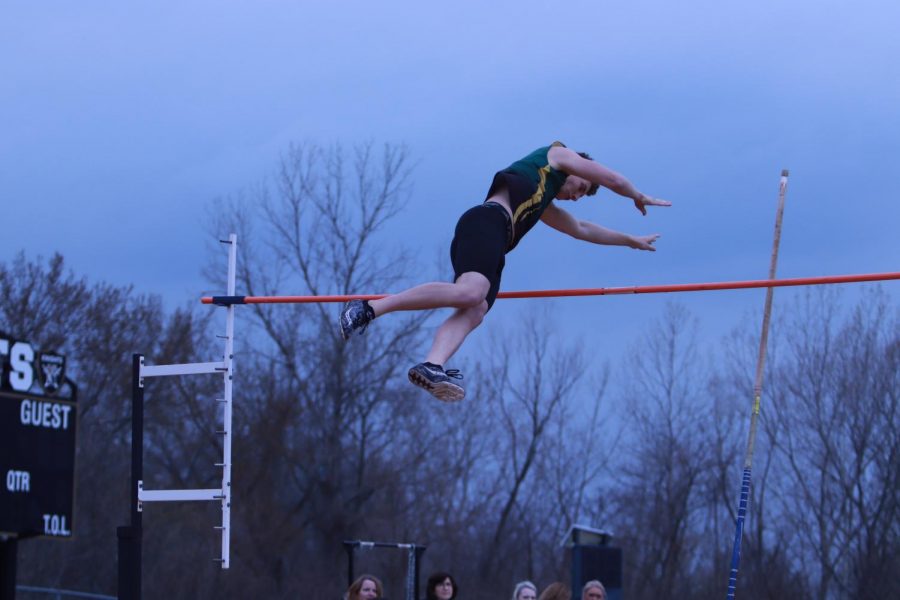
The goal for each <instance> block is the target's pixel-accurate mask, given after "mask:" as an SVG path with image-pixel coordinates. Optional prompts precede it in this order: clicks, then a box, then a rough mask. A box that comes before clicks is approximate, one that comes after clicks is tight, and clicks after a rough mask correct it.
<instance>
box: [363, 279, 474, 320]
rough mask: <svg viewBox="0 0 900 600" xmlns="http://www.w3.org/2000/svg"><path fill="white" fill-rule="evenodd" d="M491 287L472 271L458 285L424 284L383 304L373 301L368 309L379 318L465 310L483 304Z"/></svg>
mask: <svg viewBox="0 0 900 600" xmlns="http://www.w3.org/2000/svg"><path fill="white" fill-rule="evenodd" d="M490 287H491V283H490V281H488V279H487V277H485V276H484V275H482V274H481V273H476V272H474V271H470V272H468V273H463V274H462V275H460V276H459V278H458V279H457V280H456V282H455V283H440V282H435V283H424V284H422V285H417V286H416V287H414V288H410V289H408V290H406V291H403V292H400V293H399V294H393V295H391V296H386V297H384V298H381V299H380V300H370V301H369V306H371V307H372V309H373V310H374V311H375V316H376V317H380V316H381V315H384V314H387V313H390V312H394V311H398V310H425V309H429V308H447V307H449V308H459V309H466V308H471V307H475V306H478V305H479V304H480V303H481V302H483V301H484V299H485V297H486V296H487V293H488V290H489V289H490Z"/></svg>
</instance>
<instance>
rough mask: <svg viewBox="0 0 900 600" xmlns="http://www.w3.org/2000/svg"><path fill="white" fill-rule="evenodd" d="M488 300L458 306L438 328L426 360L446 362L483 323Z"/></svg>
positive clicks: (438, 363) (437, 362) (436, 362)
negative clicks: (462, 306)
mask: <svg viewBox="0 0 900 600" xmlns="http://www.w3.org/2000/svg"><path fill="white" fill-rule="evenodd" d="M487 311H488V305H487V301H485V300H482V301H481V304H479V305H478V306H473V307H470V308H458V309H456V310H455V311H454V312H453V314H452V315H450V317H449V318H448V319H447V320H446V321H444V323H443V324H442V325H441V326H440V327H439V328H438V330H437V333H436V334H435V336H434V342H433V343H432V344H431V351H430V352H429V353H428V358H426V359H425V360H426V361H427V362H430V363H432V364H435V365H443V364H446V362H447V361H448V360H450V357H451V356H453V355H454V354H455V353H456V351H457V350H459V347H460V346H461V345H462V343H463V341H465V339H466V336H468V335H469V334H470V333H471V332H472V331H473V330H474V329H475V328H476V327H478V326H479V325H480V324H481V321H482V320H483V319H484V315H485V314H487Z"/></svg>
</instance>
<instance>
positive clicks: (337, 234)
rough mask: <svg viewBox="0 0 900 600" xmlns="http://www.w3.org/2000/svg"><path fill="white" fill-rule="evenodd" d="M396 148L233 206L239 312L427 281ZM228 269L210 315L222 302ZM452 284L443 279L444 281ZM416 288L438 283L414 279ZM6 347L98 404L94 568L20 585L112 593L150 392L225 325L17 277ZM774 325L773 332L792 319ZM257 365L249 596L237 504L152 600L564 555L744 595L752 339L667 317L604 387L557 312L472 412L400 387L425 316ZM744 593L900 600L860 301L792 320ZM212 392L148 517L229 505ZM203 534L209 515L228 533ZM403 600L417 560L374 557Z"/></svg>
mask: <svg viewBox="0 0 900 600" xmlns="http://www.w3.org/2000/svg"><path fill="white" fill-rule="evenodd" d="M411 162H412V161H411V158H410V156H409V153H408V151H407V150H406V149H405V148H404V147H402V146H396V145H384V146H383V147H376V146H375V145H374V144H364V145H359V146H356V147H353V148H350V149H345V148H341V147H339V146H331V147H317V146H315V145H311V144H301V145H294V146H291V147H290V148H289V149H288V150H287V151H286V152H285V153H284V154H283V156H282V157H281V160H280V162H279V165H278V167H277V169H276V172H275V174H274V175H273V177H272V178H270V179H269V180H267V181H266V182H264V183H262V184H260V185H258V186H256V187H253V188H248V189H247V190H244V191H241V192H239V193H235V194H234V195H232V196H230V197H227V198H222V199H218V200H217V201H216V210H215V213H214V216H211V218H210V226H209V228H210V233H211V239H217V238H218V237H221V236H222V235H223V234H224V233H227V232H230V231H235V232H237V233H238V239H239V241H240V252H239V262H238V289H239V290H240V291H241V292H242V293H246V294H248V295H275V294H278V293H283V292H284V291H285V290H288V289H289V290H293V291H295V292H296V293H308V294H345V293H353V292H357V291H359V290H373V289H397V288H399V287H401V285H402V284H407V283H410V282H411V281H412V278H411V277H410V275H411V270H412V267H414V266H418V267H419V268H421V264H419V263H418V262H417V261H416V260H415V259H414V257H412V256H410V255H409V254H408V252H406V251H405V250H404V249H403V248H402V247H400V246H398V245H397V244H396V242H395V241H394V240H393V239H391V237H390V224H391V222H392V220H393V219H394V218H395V217H396V216H397V215H398V214H399V212H400V211H401V210H402V209H403V206H404V204H405V202H406V201H407V200H408V198H409V194H410V193H411V183H412V171H411V166H412V165H411ZM222 264H223V258H222V254H221V253H220V252H212V253H211V257H210V264H209V266H208V268H207V270H206V271H207V277H208V280H209V282H210V289H211V290H213V291H216V292H217V293H220V292H221V290H223V289H224V281H223V271H224V269H223V268H222ZM435 278H443V277H441V276H440V274H439V273H438V271H437V270H436V271H435ZM418 279H421V276H419V277H418ZM0 293H2V298H3V302H2V304H0V329H2V330H5V331H8V332H10V333H12V334H14V335H16V336H18V337H19V338H21V339H28V340H30V341H32V342H34V343H35V344H36V345H38V346H39V347H41V348H48V349H49V348H53V349H56V350H59V351H60V352H62V353H64V354H66V355H67V356H69V357H70V367H69V376H70V377H72V378H73V379H75V381H77V383H78V385H79V390H80V394H79V407H78V419H79V430H78V446H77V460H76V465H77V473H76V478H77V484H76V512H75V528H76V529H75V538H74V539H73V540H71V541H63V542H60V541H51V540H33V541H27V542H23V543H21V544H20V547H19V581H20V582H21V583H27V584H32V585H45V586H56V587H66V588H70V589H82V590H90V591H95V592H103V593H114V592H115V581H116V533H115V528H116V526H117V525H121V524H125V523H126V522H127V521H128V513H129V507H128V492H129V490H128V486H129V481H130V480H129V470H128V469H129V465H130V463H129V456H130V455H129V448H130V385H131V382H130V363H131V354H132V353H133V352H141V353H143V354H145V355H146V356H147V362H148V364H168V363H179V362H205V361H208V360H214V358H215V357H216V356H218V355H220V354H221V346H220V344H219V341H218V340H217V339H216V338H215V334H216V333H222V331H220V329H222V328H223V326H222V323H221V322H222V319H221V313H219V312H216V311H215V310H210V309H208V308H200V307H195V306H193V301H191V303H190V304H189V305H186V306H185V307H183V308H177V309H175V310H171V311H167V310H165V309H164V307H163V304H162V303H161V301H160V299H159V298H157V297H154V296H149V295H144V294H138V293H136V292H135V291H134V290H133V289H132V288H130V287H118V286H112V285H109V284H106V283H102V282H101V283H97V282H92V281H90V280H88V279H87V278H86V277H80V276H78V275H76V274H73V273H71V272H70V271H67V270H66V268H65V263H64V259H63V257H62V256H60V255H55V256H53V257H51V258H49V259H42V258H29V257H27V256H25V255H24V254H19V255H16V256H12V257H8V258H7V259H6V261H5V262H2V263H0ZM777 306H778V305H777ZM240 311H241V312H240V315H239V328H240V333H239V336H238V340H237V342H238V343H237V346H236V355H235V364H236V369H235V401H234V440H233V447H234V457H233V458H234V467H233V486H234V489H233V495H234V502H233V506H232V509H233V510H232V526H233V531H232V538H231V539H232V568H231V569H229V570H228V571H225V572H223V571H222V570H221V569H219V567H218V566H217V565H216V564H215V563H213V561H212V560H211V559H212V558H213V557H215V556H218V535H217V533H216V532H215V531H214V530H213V529H212V527H213V525H216V524H217V523H218V521H219V515H218V507H217V505H215V503H185V504H177V503H171V504H170V503H163V504H157V505H152V506H150V507H148V509H147V510H145V512H144V528H145V532H144V535H145V539H144V592H145V595H146V597H148V598H160V597H166V596H168V597H174V598H183V597H184V598H186V597H191V598H211V597H213V596H214V595H215V596H218V597H225V598H245V597H259V598H314V599H318V598H322V599H328V598H338V597H339V596H340V594H341V592H342V591H343V589H344V588H345V587H346V568H347V567H346V555H345V554H344V550H343V547H342V541H343V540H347V539H369V540H383V541H397V542H416V543H418V544H422V545H427V546H428V550H427V552H426V553H425V555H424V558H423V565H422V568H423V571H424V572H425V573H427V572H429V571H431V570H438V569H440V570H446V571H449V572H451V573H453V574H454V577H455V579H456V580H457V581H458V582H459V583H460V587H461V595H460V597H461V598H466V599H471V600H482V599H484V600H487V599H488V598H498V597H507V596H509V595H510V594H511V591H512V587H513V585H514V583H515V582H516V581H519V580H521V579H531V580H534V581H536V582H539V584H540V585H543V584H545V583H548V582H550V581H553V580H567V579H568V568H569V565H568V563H567V557H566V554H565V552H564V551H563V549H562V548H561V547H560V541H561V537H562V534H563V533H564V532H565V531H566V530H567V529H568V527H569V526H570V525H572V524H573V523H588V524H598V525H602V526H608V528H610V529H612V530H613V532H614V534H615V536H616V537H615V539H614V543H615V544H616V545H619V546H621V547H622V548H623V550H624V557H625V568H624V586H625V597H627V598H629V599H644V598H659V597H676V596H677V597H689V598H699V599H704V598H720V597H722V595H723V593H724V588H725V583H726V581H727V572H728V565H729V561H730V555H731V539H732V537H733V535H734V519H735V516H736V514H735V511H736V505H737V496H738V491H739V481H740V469H741V461H742V458H743V451H744V445H745V443H746V428H747V423H748V420H749V416H748V411H749V399H750V398H751V395H752V380H751V375H752V373H753V366H754V365H755V360H756V357H755V349H756V347H757V344H758V331H756V329H757V327H756V325H755V322H751V321H752V319H750V320H743V321H742V322H741V323H738V324H737V325H736V326H735V328H734V331H733V332H732V334H731V335H730V336H729V337H728V339H725V340H723V341H722V342H721V343H720V344H718V345H717V346H716V347H715V348H706V347H703V346H702V345H701V344H700V343H699V342H698V339H697V336H698V328H699V321H698V319H697V317H696V316H694V315H692V314H691V313H690V312H689V311H688V310H687V309H686V308H685V307H684V306H682V305H679V304H670V305H668V306H667V308H666V309H665V311H664V312H663V313H662V314H660V315H659V316H658V317H657V319H656V321H655V322H654V323H653V324H652V325H651V326H649V327H648V328H647V329H646V330H645V331H643V332H642V333H641V338H640V339H639V340H638V341H637V342H636V344H635V346H634V348H633V349H632V350H631V355H629V356H627V357H625V358H624V360H623V361H622V364H621V365H615V367H616V368H615V376H612V375H611V372H612V369H611V368H609V366H607V365H600V366H598V365H595V364H590V363H589V362H588V361H587V359H586V352H585V349H584V347H583V346H582V344H581V342H579V341H578V340H572V339H565V338H562V337H561V336H559V335H558V333H557V332H556V330H555V323H554V321H553V317H552V316H551V315H550V314H549V311H548V312H547V313H545V314H539V315H537V316H524V317H523V318H524V319H530V321H527V323H528V326H526V327H523V328H521V330H520V332H519V333H510V332H501V331H500V330H499V329H497V330H492V329H490V327H491V326H490V323H489V322H488V323H486V327H487V328H488V332H489V333H488V335H492V336H501V335H502V336H503V341H504V343H503V344H502V345H496V347H498V348H500V350H498V351H496V352H490V353H485V354H484V355H483V356H480V357H479V360H478V362H477V363H473V364H469V365H465V367H466V368H465V371H466V374H467V380H468V381H469V382H470V383H469V387H468V398H467V399H466V400H465V401H464V403H463V404H461V405H450V406H447V405H442V404H439V403H437V402H434V401H433V400H431V399H425V398H424V397H423V396H422V394H420V393H419V391H418V390H415V389H414V388H412V387H411V386H408V384H407V383H406V382H405V377H404V375H403V374H404V372H405V370H406V369H407V368H408V366H409V365H410V364H412V362H415V361H413V360H412V359H413V358H414V357H415V356H417V355H418V354H419V353H420V349H421V348H422V345H423V344H424V343H425V342H426V340H427V338H428V337H429V335H428V334H429V333H430V328H431V327H433V326H434V323H433V321H432V320H430V319H429V317H430V315H429V313H409V314H406V315H402V316H395V317H394V318H392V319H389V320H385V321H384V322H383V323H381V322H379V323H378V326H377V327H372V328H370V329H369V330H368V331H367V332H366V333H365V335H363V336H360V337H356V338H354V339H353V340H351V343H344V342H343V341H342V340H341V338H340V334H339V332H338V330H337V327H336V316H335V315H336V308H335V307H334V306H331V305H321V304H319V305H282V306H275V307H273V306H267V305H247V306H244V307H241V308H240ZM777 315H780V316H778V317H777V318H776V320H775V322H774V323H773V331H772V336H771V338H770V340H771V342H770V343H771V346H770V360H769V364H768V366H767V374H766V384H765V388H764V389H765V394H764V399H763V412H762V415H761V426H760V432H759V436H758V441H757V451H756V457H755V461H754V471H753V486H752V496H751V500H750V513H749V515H748V522H747V528H746V531H745V535H744V546H743V548H744V552H743V560H742V569H741V573H740V576H739V580H738V589H739V591H740V592H741V594H743V595H747V596H750V595H753V596H755V597H760V598H785V597H791V598H861V599H862V598H864V599H868V598H873V599H874V598H887V597H898V596H900V584H898V579H897V578H896V577H895V576H894V574H895V573H896V572H898V570H900V481H898V478H900V428H898V421H900V419H898V395H900V380H898V378H900V375H898V373H900V319H898V306H897V303H896V300H895V299H892V298H891V297H890V296H889V295H888V294H887V293H885V292H884V291H882V290H880V289H879V288H877V287H871V288H867V291H866V292H864V293H863V294H862V296H861V299H860V300H858V301H857V302H856V303H855V304H854V305H852V306H849V307H848V306H844V302H843V299H842V297H841V294H840V293H839V292H838V291H836V290H808V291H807V292H805V293H802V294H798V295H796V297H795V299H794V300H792V301H789V302H786V303H784V304H783V305H781V306H778V308H777ZM219 387H220V381H219V379H218V378H203V377H199V378H198V377H190V378H165V379H159V380H154V381H152V383H150V384H148V386H147V388H146V409H145V410H146V415H145V439H144V443H145V475H146V478H147V484H146V487H148V488H151V489H159V488H197V487H199V488H207V487H214V486H215V485H217V484H218V477H219V470H218V469H216V468H214V467H213V465H214V463H216V462H218V457H219V456H220V454H221V451H220V446H219V444H220V443H221V442H220V440H219V439H218V436H216V435H215V429H216V428H217V427H216V422H217V420H218V419H220V418H221V415H220V414H219V413H218V412H217V403H216V402H215V398H216V397H217V395H218V394H219ZM207 504H208V505H207ZM358 563H359V566H360V568H364V569H365V570H368V571H372V572H375V574H376V575H378V576H379V577H380V578H381V579H382V580H383V581H384V582H385V584H386V588H387V590H386V595H387V596H388V597H390V598H401V597H403V595H402V590H403V589H404V583H405V581H404V578H405V576H406V566H407V565H406V557H405V554H403V553H391V552H389V551H388V552H377V553H375V552H370V553H368V554H365V553H364V554H361V555H358Z"/></svg>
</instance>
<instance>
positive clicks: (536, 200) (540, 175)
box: [487, 142, 568, 252]
mask: <svg viewBox="0 0 900 600" xmlns="http://www.w3.org/2000/svg"><path fill="white" fill-rule="evenodd" d="M554 146H563V147H565V144H563V143H562V142H553V143H552V144H551V145H549V146H544V147H543V148H538V149H537V150H535V151H534V152H532V153H531V154H529V155H528V156H526V157H525V158H522V159H520V160H517V161H516V162H514V163H513V164H511V165H509V166H508V167H506V168H505V169H503V170H502V171H498V172H497V173H496V174H495V175H494V181H493V182H492V183H491V189H490V190H488V194H487V197H488V198H490V197H491V196H493V195H494V194H495V193H497V191H499V190H500V189H501V188H504V187H505V188H506V190H507V193H508V194H509V207H510V209H512V214H513V229H514V235H513V240H512V243H511V244H510V246H509V248H508V249H507V252H509V251H510V250H512V249H513V248H515V247H516V245H517V244H518V243H519V240H521V239H522V238H523V237H524V236H525V234H526V233H528V231H529V230H530V229H531V228H532V227H534V226H535V224H536V223H537V222H538V221H539V220H540V218H541V215H542V214H544V210H546V208H547V207H548V206H549V205H550V203H551V202H552V201H553V199H554V198H555V197H556V194H558V193H559V189H560V188H561V187H562V185H563V184H564V183H565V182H566V177H568V174H567V173H565V172H563V171H557V170H556V169H554V168H553V167H551V166H550V164H549V162H548V160H547V152H548V151H549V150H550V148H552V147H554Z"/></svg>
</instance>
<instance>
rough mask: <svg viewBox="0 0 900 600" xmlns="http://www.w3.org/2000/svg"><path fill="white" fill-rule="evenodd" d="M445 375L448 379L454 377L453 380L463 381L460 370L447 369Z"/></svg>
mask: <svg viewBox="0 0 900 600" xmlns="http://www.w3.org/2000/svg"><path fill="white" fill-rule="evenodd" d="M444 374H445V375H446V376H447V377H452V378H453V379H462V378H463V376H462V373H460V372H459V369H447V370H446V371H444Z"/></svg>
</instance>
